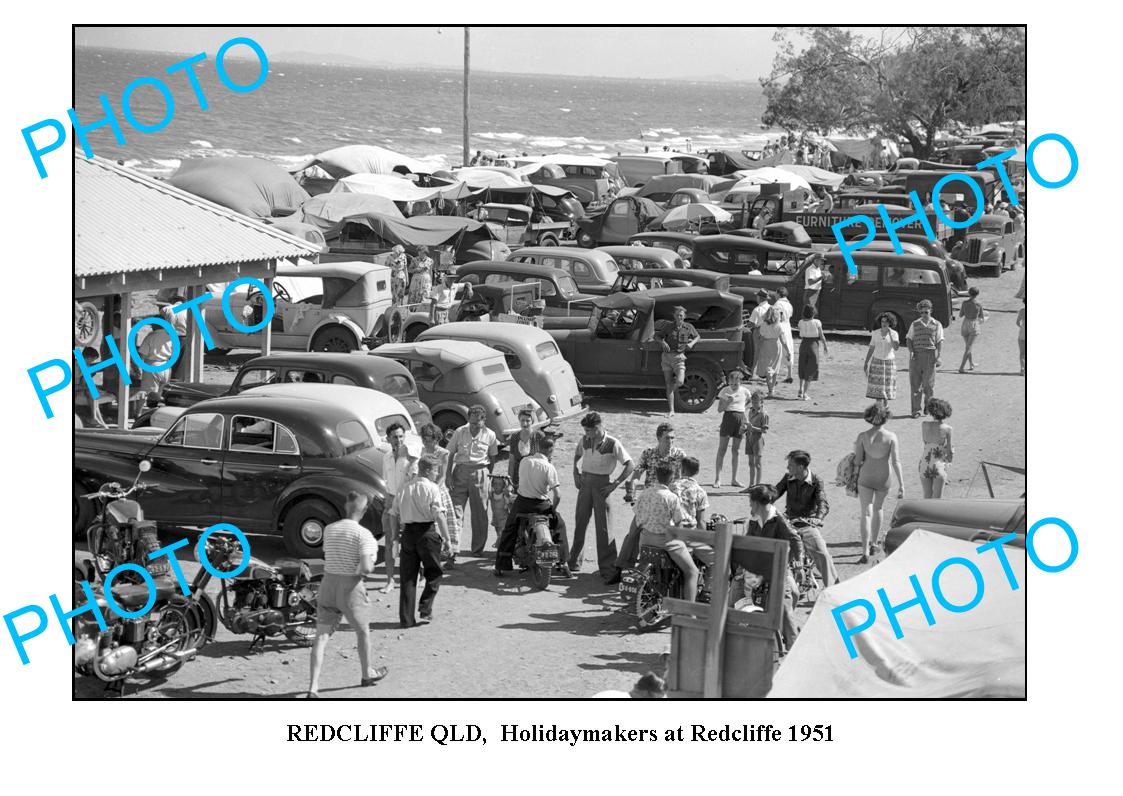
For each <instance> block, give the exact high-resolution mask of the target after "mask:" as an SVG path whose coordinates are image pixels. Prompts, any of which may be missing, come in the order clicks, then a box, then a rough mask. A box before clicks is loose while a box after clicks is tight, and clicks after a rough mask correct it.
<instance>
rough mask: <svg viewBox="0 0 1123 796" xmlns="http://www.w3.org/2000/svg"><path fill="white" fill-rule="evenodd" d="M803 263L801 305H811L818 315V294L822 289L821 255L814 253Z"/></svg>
mask: <svg viewBox="0 0 1123 796" xmlns="http://www.w3.org/2000/svg"><path fill="white" fill-rule="evenodd" d="M804 262H805V263H806V264H807V267H806V268H805V269H804V271H803V305H804V306H805V307H806V306H807V305H811V307H812V308H813V309H814V310H815V314H816V315H818V314H819V293H820V292H821V291H822V289H823V268H822V266H823V255H822V254H820V253H819V252H815V253H813V254H811V255H810V256H808V258H807V259H806V260H805V261H804Z"/></svg>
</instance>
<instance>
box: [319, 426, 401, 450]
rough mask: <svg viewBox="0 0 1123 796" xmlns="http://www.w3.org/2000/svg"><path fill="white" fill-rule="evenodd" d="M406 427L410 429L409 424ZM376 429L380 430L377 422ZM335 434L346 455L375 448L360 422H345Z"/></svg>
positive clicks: (338, 427) (336, 428)
mask: <svg viewBox="0 0 1123 796" xmlns="http://www.w3.org/2000/svg"><path fill="white" fill-rule="evenodd" d="M387 425H389V424H387ZM404 425H405V427H406V428H409V423H405V424H404ZM375 428H378V424H377V422H376V423H375ZM335 433H336V435H338V437H339V441H340V443H341V444H342V445H343V453H344V455H346V454H348V453H355V452H356V451H361V450H366V449H367V448H371V447H374V443H373V442H371V439H370V434H369V433H367V428H366V426H364V425H363V424H362V423H360V422H359V421H358V420H344V421H343V422H342V423H339V424H338V425H337V426H336V427H335Z"/></svg>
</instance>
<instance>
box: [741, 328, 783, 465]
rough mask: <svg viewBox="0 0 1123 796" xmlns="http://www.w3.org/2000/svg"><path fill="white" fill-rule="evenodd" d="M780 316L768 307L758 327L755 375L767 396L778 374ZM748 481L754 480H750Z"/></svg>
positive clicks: (769, 394)
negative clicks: (761, 382)
mask: <svg viewBox="0 0 1123 796" xmlns="http://www.w3.org/2000/svg"><path fill="white" fill-rule="evenodd" d="M780 317H781V314H780V313H779V312H777V311H776V308H775V307H770V308H769V309H768V311H767V312H766V313H764V318H763V321H764V323H762V324H761V327H760V350H758V351H757V355H756V375H757V376H759V377H760V378H762V379H764V381H765V384H767V385H768V397H769V398H771V397H772V391H773V390H774V389H776V382H777V380H778V379H779V375H780V373H779V371H780V355H781V353H782V348H781V342H780V336H781V335H782V334H783V332H782V331H781V329H780ZM749 483H754V484H755V483H756V482H755V481H751V480H750V482H749Z"/></svg>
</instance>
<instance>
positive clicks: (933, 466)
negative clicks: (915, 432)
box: [920, 398, 955, 498]
mask: <svg viewBox="0 0 1123 796" xmlns="http://www.w3.org/2000/svg"><path fill="white" fill-rule="evenodd" d="M928 414H929V415H931V416H932V419H931V420H925V421H924V422H923V423H921V424H920V438H921V440H922V441H923V442H924V453H923V454H922V455H921V457H920V488H921V490H922V491H923V493H924V497H926V498H938V497H943V494H944V485H945V484H946V483H947V480H948V468H949V467H950V466H951V461H952V458H953V457H954V456H955V449H954V448H953V447H952V443H951V426H950V425H949V424H948V423H946V422H945V421H946V420H947V419H948V418H949V417H951V404H949V403H948V402H947V401H945V400H943V399H941V398H929V399H928Z"/></svg>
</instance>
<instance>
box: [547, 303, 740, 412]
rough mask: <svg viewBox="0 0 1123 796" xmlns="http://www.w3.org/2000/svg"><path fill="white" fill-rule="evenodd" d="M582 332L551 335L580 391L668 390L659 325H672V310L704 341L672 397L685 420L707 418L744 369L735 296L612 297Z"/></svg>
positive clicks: (691, 356) (598, 305)
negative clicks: (726, 383) (728, 382)
mask: <svg viewBox="0 0 1123 796" xmlns="http://www.w3.org/2000/svg"><path fill="white" fill-rule="evenodd" d="M593 304H594V306H595V309H594V312H593V316H592V318H591V319H590V321H589V325H588V327H587V328H585V329H552V330H549V331H550V334H552V335H553V337H554V339H555V340H556V341H557V343H558V347H559V348H560V349H561V351H562V355H563V356H564V357H565V358H566V360H567V361H568V362H569V363H570V364H571V365H572V366H573V371H574V373H575V374H576V376H577V381H578V383H579V384H580V385H581V388H582V390H585V389H587V388H590V387H594V388H595V387H609V388H625V389H630V390H655V391H659V392H662V391H663V389H664V381H663V371H662V366H661V364H660V363H661V353H662V349H661V347H660V345H659V343H658V342H657V341H656V340H655V339H654V335H655V330H656V324H657V323H658V322H660V321H670V320H672V319H673V317H674V308H675V307H676V306H679V305H682V306H683V307H685V308H686V317H687V320H688V321H689V322H690V323H692V324H693V325H694V327H695V328H696V329H697V330H698V332H699V333H700V334H701V335H702V339H701V340H699V341H698V342H697V343H696V344H695V345H694V347H693V348H692V349H691V350H690V352H689V353H688V354H687V358H686V379H685V382H684V384H683V386H682V387H681V388H680V389H679V391H678V393H677V394H676V397H675V407H676V409H677V410H680V411H683V412H705V411H706V410H707V409H709V408H710V407H711V406H712V405H713V403H714V400H715V399H716V398H717V392H718V387H719V386H720V385H721V383H722V380H723V378H724V374H725V373H726V372H728V371H729V370H731V369H733V368H735V367H737V366H738V365H740V364H741V362H742V359H743V355H744V352H743V348H744V345H743V342H742V339H741V334H742V332H741V312H742V308H741V307H742V302H741V299H740V298H739V297H737V296H734V295H731V294H729V293H721V292H719V291H717V290H708V289H706V288H700V287H679V288H664V289H660V290H645V291H639V292H634V293H613V294H612V295H609V296H604V297H603V298H598V299H595V300H594V302H593Z"/></svg>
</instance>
